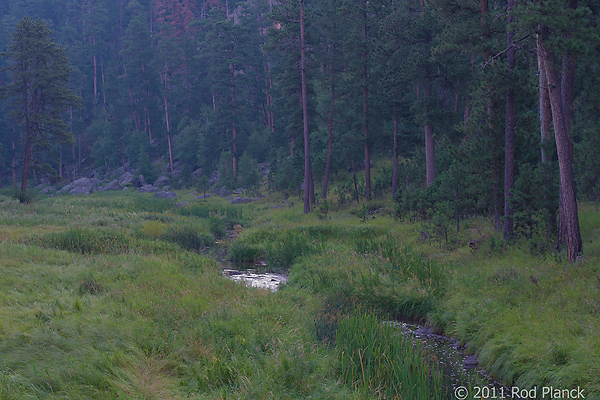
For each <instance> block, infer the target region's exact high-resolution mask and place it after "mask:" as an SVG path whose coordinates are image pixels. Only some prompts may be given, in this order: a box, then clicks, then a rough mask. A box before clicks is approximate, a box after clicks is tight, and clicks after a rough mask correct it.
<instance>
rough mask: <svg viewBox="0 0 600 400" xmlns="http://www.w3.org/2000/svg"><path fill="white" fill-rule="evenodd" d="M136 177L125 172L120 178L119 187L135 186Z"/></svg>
mask: <svg viewBox="0 0 600 400" xmlns="http://www.w3.org/2000/svg"><path fill="white" fill-rule="evenodd" d="M135 181H136V179H135V176H133V174H132V173H131V172H125V173H124V174H123V175H121V176H120V177H119V186H125V185H127V184H130V185H132V186H135V183H136V182H135Z"/></svg>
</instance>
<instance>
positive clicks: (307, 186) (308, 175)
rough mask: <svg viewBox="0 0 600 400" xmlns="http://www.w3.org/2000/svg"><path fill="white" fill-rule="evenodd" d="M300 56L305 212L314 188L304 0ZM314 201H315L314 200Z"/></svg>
mask: <svg viewBox="0 0 600 400" xmlns="http://www.w3.org/2000/svg"><path fill="white" fill-rule="evenodd" d="M300 57H301V64H302V68H301V73H302V122H303V127H304V213H305V214H306V213H308V212H309V211H310V203H311V199H314V192H313V193H312V196H311V194H310V193H309V192H311V190H314V188H313V185H312V184H311V181H312V171H311V167H310V133H309V131H308V88H307V82H306V43H305V37H304V0H300ZM313 203H314V201H313Z"/></svg>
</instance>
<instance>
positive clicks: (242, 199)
mask: <svg viewBox="0 0 600 400" xmlns="http://www.w3.org/2000/svg"><path fill="white" fill-rule="evenodd" d="M252 201H254V199H251V198H245V197H234V198H233V199H231V204H244V203H250V202H252Z"/></svg>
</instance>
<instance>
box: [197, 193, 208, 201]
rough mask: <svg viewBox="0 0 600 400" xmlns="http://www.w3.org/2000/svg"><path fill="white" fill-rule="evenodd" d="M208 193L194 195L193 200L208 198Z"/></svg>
mask: <svg viewBox="0 0 600 400" xmlns="http://www.w3.org/2000/svg"><path fill="white" fill-rule="evenodd" d="M210 197H211V196H210V194H203V195H201V196H196V197H194V200H200V199H210Z"/></svg>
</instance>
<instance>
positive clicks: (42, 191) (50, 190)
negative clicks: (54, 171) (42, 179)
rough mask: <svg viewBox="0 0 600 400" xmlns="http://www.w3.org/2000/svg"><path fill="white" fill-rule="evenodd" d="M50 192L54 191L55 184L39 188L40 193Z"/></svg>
mask: <svg viewBox="0 0 600 400" xmlns="http://www.w3.org/2000/svg"><path fill="white" fill-rule="evenodd" d="M50 192H56V187H55V186H48V187H45V188H43V189H42V190H41V192H40V193H42V194H46V193H50Z"/></svg>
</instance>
